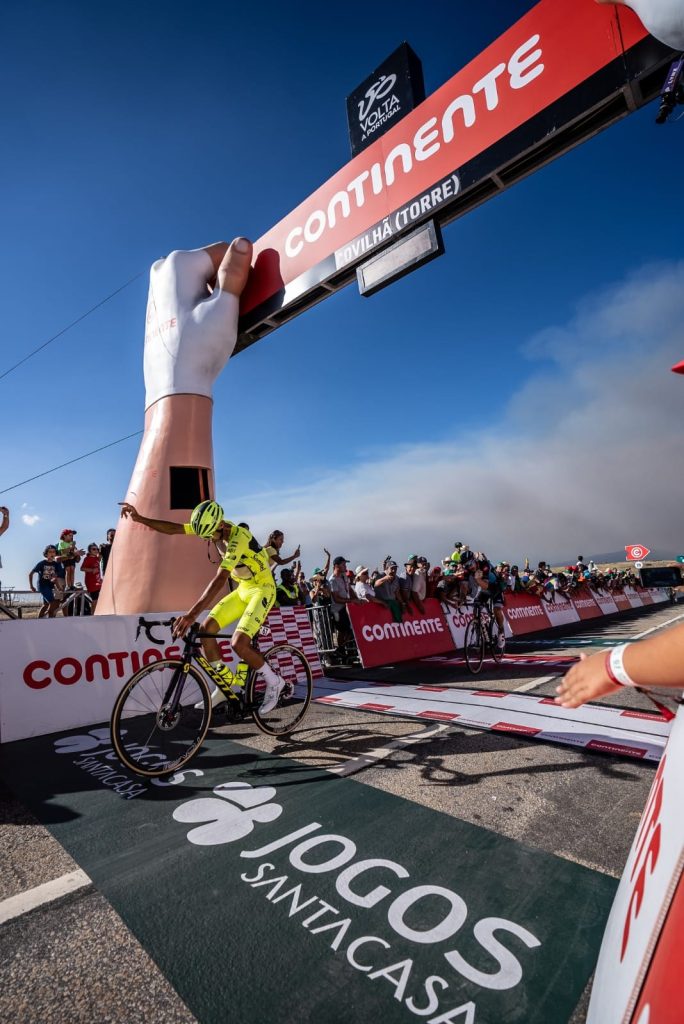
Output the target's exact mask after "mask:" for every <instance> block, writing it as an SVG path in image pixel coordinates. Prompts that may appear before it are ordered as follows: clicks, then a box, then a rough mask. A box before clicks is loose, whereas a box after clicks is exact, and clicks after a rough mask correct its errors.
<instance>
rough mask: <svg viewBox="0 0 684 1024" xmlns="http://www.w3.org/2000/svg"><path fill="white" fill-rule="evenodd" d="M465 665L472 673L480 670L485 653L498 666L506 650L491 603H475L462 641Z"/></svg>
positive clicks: (503, 635)
mask: <svg viewBox="0 0 684 1024" xmlns="http://www.w3.org/2000/svg"><path fill="white" fill-rule="evenodd" d="M463 649H464V654H465V660H466V665H467V666H468V668H469V669H470V671H471V672H472V673H473V675H477V673H478V672H479V671H480V669H481V668H482V662H483V661H484V659H485V654H486V653H487V651H489V652H490V654H491V656H492V658H493V659H494V661H495V662H496V663H497V665H498V664H499V662H500V661H501V659H502V658H503V656H504V653H505V650H506V636H505V634H504V632H503V630H502V629H501V628H500V627H499V623H498V622H497V621H496V616H495V615H494V610H493V608H492V605H491V601H486V602H482V601H475V603H474V604H473V617H472V619H471V620H470V622H469V623H468V625H467V626H466V631H465V638H464V641H463Z"/></svg>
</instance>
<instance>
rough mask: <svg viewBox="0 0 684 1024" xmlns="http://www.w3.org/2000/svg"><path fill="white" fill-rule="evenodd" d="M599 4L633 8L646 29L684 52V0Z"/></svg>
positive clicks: (603, 0) (622, 0)
mask: <svg viewBox="0 0 684 1024" xmlns="http://www.w3.org/2000/svg"><path fill="white" fill-rule="evenodd" d="M596 2H597V3H599V4H608V3H621V4H623V5H624V6H625V7H631V8H632V10H633V11H634V13H635V14H636V15H637V16H638V17H639V18H640V19H641V21H642V22H643V25H644V28H647V29H648V31H649V32H650V33H651V35H652V36H654V37H655V38H656V39H659V40H660V42H661V43H665V45H666V46H671V47H672V49H673V50H684V2H683V0H596Z"/></svg>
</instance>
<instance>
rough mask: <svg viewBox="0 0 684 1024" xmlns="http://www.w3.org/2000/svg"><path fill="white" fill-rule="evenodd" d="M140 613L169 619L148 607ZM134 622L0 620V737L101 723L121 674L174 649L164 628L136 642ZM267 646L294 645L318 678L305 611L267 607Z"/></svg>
mask: <svg viewBox="0 0 684 1024" xmlns="http://www.w3.org/2000/svg"><path fill="white" fill-rule="evenodd" d="M145 617H146V618H147V619H157V618H158V619H162V620H166V619H168V618H170V617H171V616H170V613H169V612H163V613H153V612H150V613H149V614H148V615H146V616H145ZM137 626H138V616H137V615H95V616H87V617H84V618H80V617H78V616H74V617H73V618H60V619H40V620H39V619H21V620H19V621H12V622H10V621H7V622H0V649H1V650H2V652H3V653H2V659H0V742H2V743H9V742H11V741H13V740H20V739H26V738H27V737H29V736H42V735H44V734H46V733H51V732H59V731H60V730H62V729H72V728H75V727H76V726H90V725H95V724H97V723H99V722H105V721H107V720H108V719H109V716H110V713H111V710H112V705H113V703H114V698H115V697H116V695H117V693H118V692H119V690H120V689H121V687H122V686H123V684H124V682H125V681H126V679H128V678H129V676H131V675H132V674H133V673H134V672H137V670H138V669H139V668H141V667H142V666H143V665H148V664H150V663H151V662H153V661H159V660H161V658H174V657H178V656H179V655H180V654H181V651H182V644H180V645H179V643H178V641H174V640H173V639H172V637H171V632H170V630H169V629H168V628H167V629H162V628H156V629H153V630H152V634H153V635H154V636H158V637H159V638H160V639H164V638H165V639H164V642H163V643H162V644H155V643H152V642H150V641H149V640H148V639H147V637H146V636H145V633H144V632H142V633H141V635H140V637H139V638H138V639H137V640H136V638H135V633H136V629H137ZM272 643H291V644H293V645H294V646H296V647H300V648H301V649H302V650H303V651H304V653H305V654H306V656H307V658H308V659H309V662H310V664H311V667H312V670H313V674H314V677H321V676H322V675H323V670H322V668H321V663H320V660H319V658H318V652H317V650H316V644H315V641H314V638H313V633H312V631H311V625H310V623H309V615H308V612H307V610H306V608H277V609H274V610H273V611H272V612H270V614H269V616H268V619H267V620H266V622H265V623H264V626H263V627H262V632H261V634H260V646H261V649H262V650H266V649H267V648H268V647H270V646H271V644H272ZM219 647H220V650H221V655H222V657H223V659H224V661H225V662H226V663H227V664H232V666H233V667H235V664H236V660H235V658H234V655H233V652H232V649H231V646H230V643H229V641H228V640H221V641H220V642H219Z"/></svg>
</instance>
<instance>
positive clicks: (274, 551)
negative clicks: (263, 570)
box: [266, 530, 301, 568]
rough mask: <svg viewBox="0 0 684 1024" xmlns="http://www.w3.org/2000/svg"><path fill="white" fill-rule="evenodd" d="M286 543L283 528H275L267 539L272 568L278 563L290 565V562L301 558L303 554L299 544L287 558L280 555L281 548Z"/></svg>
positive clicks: (267, 550) (267, 549) (267, 551)
mask: <svg viewBox="0 0 684 1024" xmlns="http://www.w3.org/2000/svg"><path fill="white" fill-rule="evenodd" d="M284 543H285V534H284V533H283V531H282V530H274V531H273V533H271V534H270V535H269V538H268V540H267V541H266V553H267V555H268V558H269V564H270V566H271V568H273V567H274V566H276V565H288V564H289V563H290V562H294V561H295V559H296V558H299V556H300V554H301V549H300V546H299V544H298V545H297V548H296V550H295V551H293V553H292V554H291V555H288V557H287V558H282V557H281V555H280V549H281V548H282V546H283V544H284Z"/></svg>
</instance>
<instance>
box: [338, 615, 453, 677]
mask: <svg viewBox="0 0 684 1024" xmlns="http://www.w3.org/2000/svg"><path fill="white" fill-rule="evenodd" d="M423 606H424V608H425V613H424V614H422V615H421V614H420V613H419V612H417V611H415V612H414V613H413V614H412V615H405V616H404V619H403V621H402V622H395V621H394V619H393V618H392V615H391V614H390V611H389V609H388V608H381V607H380V605H377V604H370V603H368V604H366V603H364V604H348V605H347V609H348V611H349V618H350V620H351V625H352V629H353V631H354V638H355V640H356V645H357V647H358V649H359V655H360V657H361V664H362V665H363V667H364V668H373V667H374V666H376V665H391V664H393V663H394V662H396V661H411V660H412V659H413V658H426V657H428V656H429V655H431V654H444V653H445V652H446V651H453V650H454V642H453V640H452V639H451V633H450V632H449V627H448V625H447V622H446V619H445V618H444V612H443V611H442V607H441V605H440V603H439V601H436V600H435V599H434V598H428V599H427V601H424V602H423Z"/></svg>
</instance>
